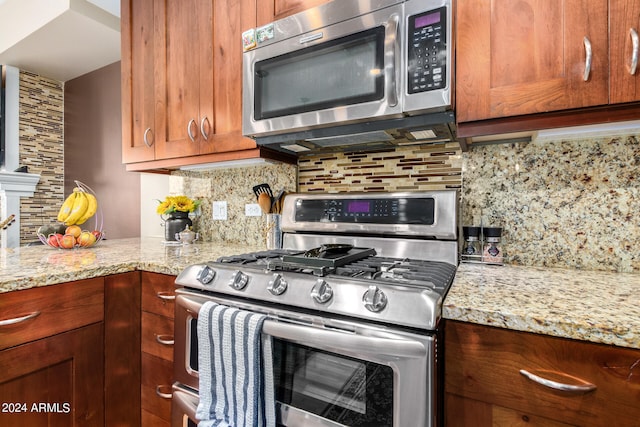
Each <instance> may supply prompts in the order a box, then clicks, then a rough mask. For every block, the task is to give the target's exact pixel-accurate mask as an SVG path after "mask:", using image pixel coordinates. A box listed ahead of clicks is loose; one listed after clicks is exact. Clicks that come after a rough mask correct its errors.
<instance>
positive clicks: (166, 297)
mask: <svg viewBox="0 0 640 427" xmlns="http://www.w3.org/2000/svg"><path fill="white" fill-rule="evenodd" d="M156 296H157V297H158V298H160V299H161V300H164V301H173V300H175V299H176V296H175V294H173V293H171V292H157V293H156Z"/></svg>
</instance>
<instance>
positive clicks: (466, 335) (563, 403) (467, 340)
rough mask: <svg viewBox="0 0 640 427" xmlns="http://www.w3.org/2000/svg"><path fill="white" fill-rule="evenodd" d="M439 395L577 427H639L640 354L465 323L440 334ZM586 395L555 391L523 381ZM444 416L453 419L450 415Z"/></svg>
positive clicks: (446, 327) (639, 352) (452, 323)
mask: <svg viewBox="0 0 640 427" xmlns="http://www.w3.org/2000/svg"><path fill="white" fill-rule="evenodd" d="M444 347H445V391H446V393H447V394H453V395H458V396H462V397H466V398H470V399H474V400H476V401H482V402H487V403H490V404H493V405H495V406H499V407H504V408H511V409H515V410H518V411H522V412H524V413H526V414H531V415H534V416H540V417H547V418H550V419H554V420H558V421H562V422H566V423H571V424H578V425H583V426H591V425H606V424H607V422H608V421H610V420H612V419H615V420H616V422H618V423H619V425H638V424H637V422H638V421H637V420H638V419H640V405H638V402H640V366H639V365H640V363H638V361H639V360H640V351H638V350H633V349H625V348H619V347H613V346H608V345H601V344H593V343H587V342H581V341H575V340H569V339H563V338H555V337H550V336H543V335H537V334H531V333H525V332H516V331H511V330H505V329H499V328H492V327H487V326H480V325H474V324H468V323H459V322H451V321H449V322H447V324H446V326H445V346H444ZM521 370H526V371H528V372H530V373H532V374H536V375H538V376H540V377H543V378H547V379H551V380H553V381H556V382H558V383H563V384H569V385H573V386H584V385H585V383H589V384H593V385H594V386H595V387H596V388H595V390H592V391H577V390H576V391H560V390H555V389H552V388H549V387H547V386H543V385H540V384H539V383H536V382H534V381H533V380H531V379H529V378H527V377H525V375H523V374H522V373H521ZM450 416H455V414H451V415H450Z"/></svg>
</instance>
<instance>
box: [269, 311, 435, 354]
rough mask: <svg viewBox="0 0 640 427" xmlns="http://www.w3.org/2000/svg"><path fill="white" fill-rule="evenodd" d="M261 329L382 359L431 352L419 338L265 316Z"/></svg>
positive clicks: (283, 337) (341, 350)
mask: <svg viewBox="0 0 640 427" xmlns="http://www.w3.org/2000/svg"><path fill="white" fill-rule="evenodd" d="M262 332H263V333H264V334H266V335H269V336H271V337H274V338H280V339H282V340H286V341H291V342H295V343H298V344H302V345H306V346H309V347H314V348H318V349H324V350H333V351H339V352H340V353H346V352H349V353H353V354H358V355H363V354H368V355H370V356H372V357H371V358H372V359H374V360H379V361H387V360H397V359H398V357H402V358H419V357H424V356H425V354H427V353H428V349H427V348H426V347H425V346H424V345H423V344H422V343H421V342H419V341H415V340H410V339H406V338H404V337H400V336H398V337H391V336H392V335H393V334H391V333H389V334H385V335H387V336H385V337H382V336H369V335H367V336H365V335H358V334H355V333H349V332H343V331H340V330H336V329H324V328H321V327H313V326H301V325H297V324H293V323H286V322H281V321H277V320H266V321H265V322H264V324H263V327H262Z"/></svg>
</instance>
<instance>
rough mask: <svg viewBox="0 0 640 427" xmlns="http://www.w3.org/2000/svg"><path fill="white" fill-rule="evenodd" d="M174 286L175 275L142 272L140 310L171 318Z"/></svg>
mask: <svg viewBox="0 0 640 427" xmlns="http://www.w3.org/2000/svg"><path fill="white" fill-rule="evenodd" d="M175 288H176V286H175V276H167V275H166V274H159V273H149V272H144V273H143V275H142V310H144V311H147V312H149V313H156V314H159V315H161V316H165V317H170V318H173V316H174V311H175V298H176V295H175Z"/></svg>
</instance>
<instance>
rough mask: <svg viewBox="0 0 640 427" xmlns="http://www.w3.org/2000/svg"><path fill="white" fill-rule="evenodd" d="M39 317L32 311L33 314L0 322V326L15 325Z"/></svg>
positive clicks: (37, 313)
mask: <svg viewBox="0 0 640 427" xmlns="http://www.w3.org/2000/svg"><path fill="white" fill-rule="evenodd" d="M39 315H40V312H39V311H34V312H33V313H30V314H27V315H26V316H20V317H14V318H13V319H6V320H0V326H8V325H15V324H16V323H22V322H26V321H27V320H29V319H33V318H34V317H38V316H39Z"/></svg>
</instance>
